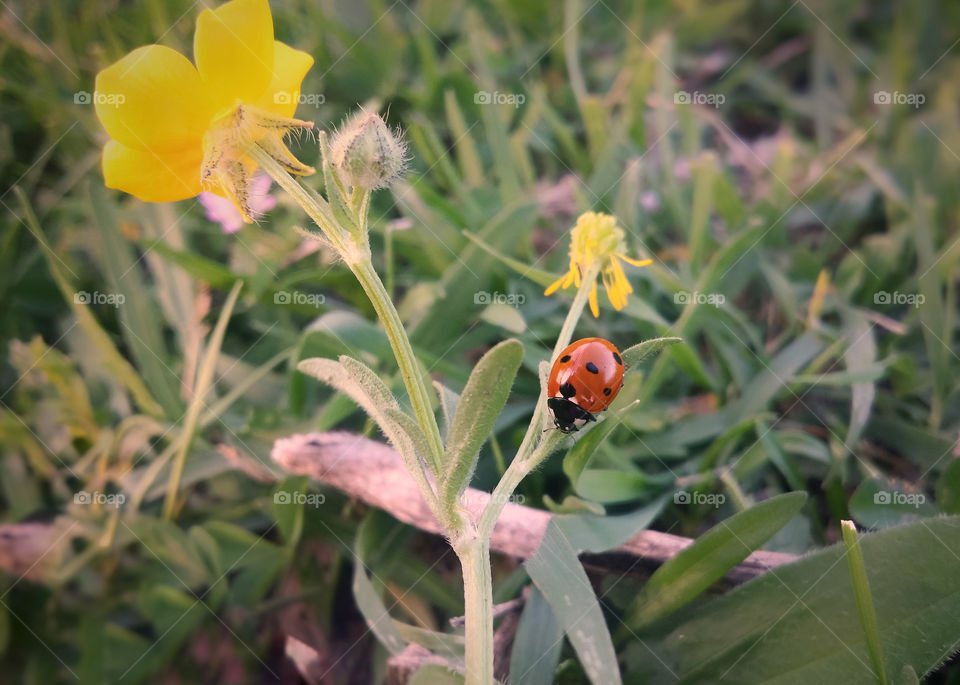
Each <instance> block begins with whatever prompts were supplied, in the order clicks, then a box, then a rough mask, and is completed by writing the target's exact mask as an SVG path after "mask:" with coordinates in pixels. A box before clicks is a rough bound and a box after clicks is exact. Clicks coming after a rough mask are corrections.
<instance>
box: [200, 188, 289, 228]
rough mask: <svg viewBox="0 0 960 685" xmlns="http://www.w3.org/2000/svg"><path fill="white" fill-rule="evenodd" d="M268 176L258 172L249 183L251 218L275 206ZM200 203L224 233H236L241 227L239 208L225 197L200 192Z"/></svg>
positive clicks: (241, 220)
mask: <svg viewBox="0 0 960 685" xmlns="http://www.w3.org/2000/svg"><path fill="white" fill-rule="evenodd" d="M271 183H272V181H271V180H270V177H269V176H266V175H264V174H258V175H257V176H256V177H254V179H253V183H251V185H250V209H251V212H252V214H253V218H254V219H256V218H259V217H261V216H263V215H264V214H265V213H267V212H269V211H270V210H271V209H273V208H274V207H276V205H277V199H276V198H275V197H274V196H273V195H271V194H270V184H271ZM199 197H200V204H202V205H203V208H204V210H205V212H206V215H207V218H208V219H210V221H213V222H216V223H218V224H220V227H221V229H222V230H223V232H224V233H236V232H237V231H239V230H240V229H241V228H242V227H243V217H242V216H241V215H240V210H239V209H237V207H236V206H235V205H234V204H233V203H232V202H231V201H230V200H228V199H227V198H225V197H220V196H219V195H214V194H213V193H207V192H203V193H200V196H199Z"/></svg>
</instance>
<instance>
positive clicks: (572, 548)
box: [517, 497, 666, 685]
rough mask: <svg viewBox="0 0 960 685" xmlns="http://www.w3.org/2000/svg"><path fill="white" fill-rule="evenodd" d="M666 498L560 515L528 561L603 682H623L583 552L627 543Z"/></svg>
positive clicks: (594, 678)
mask: <svg viewBox="0 0 960 685" xmlns="http://www.w3.org/2000/svg"><path fill="white" fill-rule="evenodd" d="M665 502H666V499H665V498H663V497H661V498H660V499H658V500H656V501H654V502H651V503H650V504H648V505H647V506H645V507H643V508H641V509H638V510H637V511H634V512H632V513H630V514H624V515H622V516H594V515H590V514H583V515H569V516H564V515H560V516H554V517H553V518H552V519H551V520H550V523H549V524H548V525H547V530H546V532H545V533H544V536H543V540H542V541H541V543H540V547H538V548H537V551H536V553H535V554H534V555H533V556H532V557H530V559H528V560H527V562H526V563H525V564H524V566H525V568H526V569H527V572H528V573H529V574H530V578H531V579H532V580H533V582H534V584H535V585H536V587H537V588H538V589H539V590H540V592H542V593H543V595H544V597H545V598H546V600H547V602H548V603H549V604H550V606H551V607H552V608H553V612H554V616H555V617H556V619H557V621H558V622H559V624H560V625H561V626H562V628H563V631H564V632H565V633H566V635H567V638H568V639H569V640H570V643H571V644H572V645H573V648H574V649H575V650H576V651H577V655H578V656H579V657H580V661H581V663H582V664H583V667H584V670H585V671H586V672H587V674H588V675H589V677H590V679H591V680H592V681H593V682H594V683H596V684H598V685H599V684H600V683H603V684H604V685H606V684H607V683H619V682H620V673H619V671H618V670H617V661H616V657H615V656H614V650H613V642H612V641H611V639H610V633H609V631H608V630H607V625H606V623H605V622H604V619H603V613H602V612H601V610H600V604H599V602H598V600H597V597H596V595H595V594H594V592H593V587H592V586H591V585H590V582H589V580H588V579H587V576H586V573H584V570H583V567H582V566H581V565H580V560H579V559H578V558H577V554H578V553H579V552H581V551H586V552H593V553H599V552H604V551H606V550H608V549H613V548H614V547H617V546H619V545H621V544H623V543H624V542H626V541H627V540H629V539H630V538H631V537H633V536H634V535H636V533H637V532H638V531H640V530H643V529H644V528H646V527H647V526H649V525H650V524H651V523H652V522H653V520H654V519H655V518H656V517H657V515H658V514H659V513H660V511H661V510H662V509H663V505H664V504H665ZM538 656H539V655H538ZM517 682H526V681H524V680H517Z"/></svg>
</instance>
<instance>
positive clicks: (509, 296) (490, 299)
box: [473, 290, 527, 307]
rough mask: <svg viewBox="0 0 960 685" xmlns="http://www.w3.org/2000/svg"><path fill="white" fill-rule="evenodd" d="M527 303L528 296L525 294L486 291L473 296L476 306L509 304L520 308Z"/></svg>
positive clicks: (480, 291)
mask: <svg viewBox="0 0 960 685" xmlns="http://www.w3.org/2000/svg"><path fill="white" fill-rule="evenodd" d="M526 301H527V296H526V295H524V294H523V293H501V292H495V293H488V292H487V291H486V290H479V291H477V292H475V293H474V294H473V303H474V304H508V305H510V306H511V307H519V306H521V305H522V304H523V303H524V302H526Z"/></svg>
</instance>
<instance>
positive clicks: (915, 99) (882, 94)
mask: <svg viewBox="0 0 960 685" xmlns="http://www.w3.org/2000/svg"><path fill="white" fill-rule="evenodd" d="M926 101H927V96H926V95H924V94H923V93H901V92H900V91H899V90H895V91H893V92H892V93H891V92H889V91H886V90H878V91H876V92H874V94H873V104H875V105H908V106H910V107H913V108H914V109H917V108H918V107H920V105H922V104H923V103H925V102H926Z"/></svg>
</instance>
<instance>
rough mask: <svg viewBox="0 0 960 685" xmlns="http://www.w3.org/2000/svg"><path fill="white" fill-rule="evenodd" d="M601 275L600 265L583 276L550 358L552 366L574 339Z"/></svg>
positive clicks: (588, 270) (592, 267)
mask: <svg viewBox="0 0 960 685" xmlns="http://www.w3.org/2000/svg"><path fill="white" fill-rule="evenodd" d="M599 275H600V265H599V264H594V265H593V266H591V267H590V268H589V269H587V272H586V273H585V274H584V275H583V280H582V281H581V282H580V289H579V290H578V291H577V296H576V297H575V298H573V304H572V305H570V311H568V312H567V318H566V319H565V320H564V322H563V327H562V328H561V329H560V335H558V336H557V344H556V345H554V347H553V354H552V355H551V356H550V363H551V364H552V363H553V362H555V361H556V360H557V357H559V356H560V353H561V352H563V350H564V348H565V347H566V346H567V345H569V344H570V339H571V338H573V331H574V329H575V328H576V327H577V322H578V321H579V320H580V315H581V314H583V308H584V307H586V306H587V301H588V300H589V299H590V291H591V290H593V285H594V283H596V280H597V276H599Z"/></svg>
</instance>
